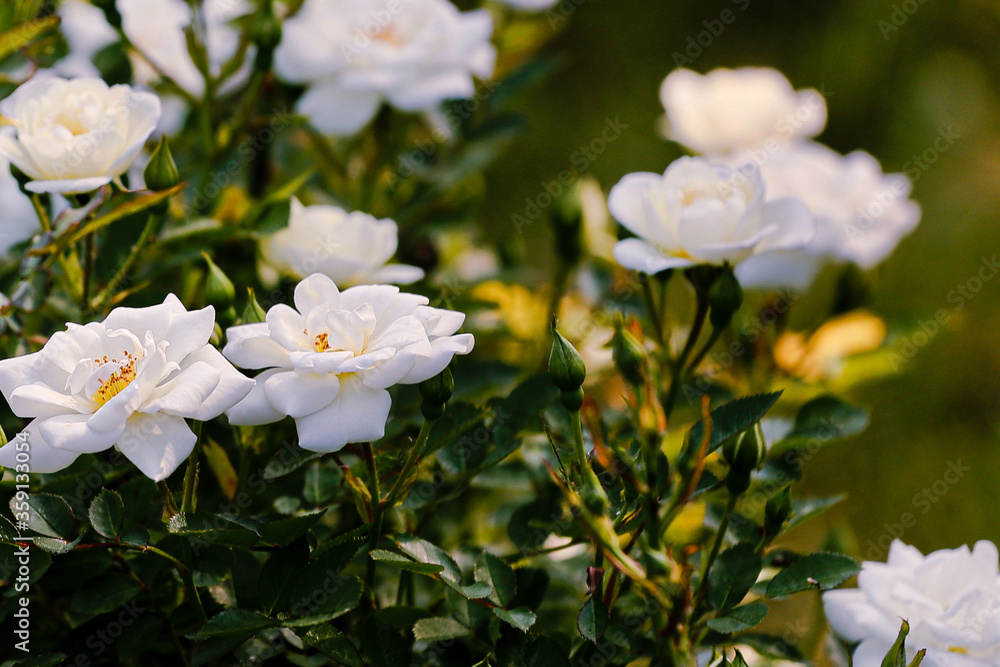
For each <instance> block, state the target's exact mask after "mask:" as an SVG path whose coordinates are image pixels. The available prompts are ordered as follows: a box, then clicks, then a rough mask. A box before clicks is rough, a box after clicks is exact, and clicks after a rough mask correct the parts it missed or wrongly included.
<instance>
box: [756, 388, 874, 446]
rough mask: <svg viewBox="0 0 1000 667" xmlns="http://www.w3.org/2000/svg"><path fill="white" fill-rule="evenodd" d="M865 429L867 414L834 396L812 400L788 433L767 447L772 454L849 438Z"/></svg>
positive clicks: (800, 410)
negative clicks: (769, 447)
mask: <svg viewBox="0 0 1000 667" xmlns="http://www.w3.org/2000/svg"><path fill="white" fill-rule="evenodd" d="M866 428H868V412H867V411H866V410H865V409H864V408H859V407H856V406H853V405H849V404H847V403H844V402H843V401H841V400H840V399H839V398H836V397H835V396H820V397H819V398H814V399H813V400H811V401H809V402H808V403H806V404H805V405H803V406H802V408H801V409H799V414H798V415H796V416H795V426H793V427H792V432H791V433H789V434H788V435H787V436H785V438H784V439H782V440H781V441H780V442H777V443H775V444H774V445H773V446H772V447H771V452H772V454H780V453H782V452H786V451H788V450H790V449H797V448H800V447H808V446H816V445H821V444H824V443H827V442H830V441H831V440H839V439H842V438H849V437H851V436H853V435H857V434H858V433H861V432H862V431H864V430H865V429H866Z"/></svg>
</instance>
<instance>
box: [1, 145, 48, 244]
mask: <svg viewBox="0 0 1000 667" xmlns="http://www.w3.org/2000/svg"><path fill="white" fill-rule="evenodd" d="M0 211H3V217H2V218H0V255H5V254H7V253H8V252H9V251H10V248H11V246H13V245H15V244H17V243H20V242H21V241H24V240H25V239H28V238H31V236H32V235H33V234H35V232H37V231H39V229H41V227H40V226H39V224H38V216H37V215H36V214H35V207H34V206H32V205H31V200H30V199H28V198H27V197H26V196H25V194H24V193H23V192H21V189H20V188H19V187H17V181H16V180H14V176H13V175H12V174H11V173H10V163H9V162H7V160H6V159H4V158H2V157H0Z"/></svg>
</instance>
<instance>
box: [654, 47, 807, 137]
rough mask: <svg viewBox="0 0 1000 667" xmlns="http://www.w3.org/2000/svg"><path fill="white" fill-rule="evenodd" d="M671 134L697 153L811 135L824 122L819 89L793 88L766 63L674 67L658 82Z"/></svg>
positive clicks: (668, 130)
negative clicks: (703, 70)
mask: <svg viewBox="0 0 1000 667" xmlns="http://www.w3.org/2000/svg"><path fill="white" fill-rule="evenodd" d="M660 101H661V102H662V103H663V106H664V108H665V109H666V112H667V115H666V125H667V127H666V134H667V137H668V138H670V139H672V140H674V141H676V142H678V143H680V144H683V145H684V146H687V147H688V148H690V149H691V150H693V151H695V152H697V153H703V154H707V155H726V154H729V153H737V152H742V151H745V150H750V149H760V148H763V147H765V145H774V146H778V145H780V144H781V143H787V142H789V141H794V140H797V139H808V138H811V137H814V136H816V135H817V134H819V133H820V132H822V131H823V128H824V127H825V126H826V102H825V100H824V99H823V96H822V95H821V94H820V93H819V92H818V91H816V90H811V89H810V90H798V91H797V90H795V89H793V88H792V85H791V84H790V83H789V82H788V79H786V78H785V76H784V75H783V74H781V72H779V71H777V70H775V69H771V68H765V67H759V68H758V67H744V68H740V69H735V70H731V69H716V70H713V71H711V72H709V73H708V74H704V75H702V74H698V73H697V72H693V71H691V70H688V69H677V70H674V71H673V72H671V73H670V74H669V75H668V76H667V78H666V79H665V80H664V81H663V84H662V85H661V86H660Z"/></svg>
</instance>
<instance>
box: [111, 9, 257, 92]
mask: <svg viewBox="0 0 1000 667" xmlns="http://www.w3.org/2000/svg"><path fill="white" fill-rule="evenodd" d="M115 6H116V7H117V9H118V12H119V13H120V14H121V17H122V32H124V33H125V36H126V37H128V40H129V42H130V43H131V44H132V45H133V46H134V47H135V48H136V49H137V50H138V51H139V53H140V55H141V56H142V58H144V59H146V60H148V61H149V64H150V65H152V66H153V67H154V68H156V70H158V71H159V72H160V73H163V74H164V75H166V76H167V77H169V78H170V79H171V80H172V81H173V82H174V83H175V84H177V85H178V86H179V87H180V88H182V89H184V90H185V91H187V92H188V93H190V94H191V95H193V96H195V97H201V95H202V94H203V93H204V92H205V77H204V76H203V75H202V73H201V72H200V71H198V67H197V66H196V65H195V63H194V60H193V59H192V57H191V53H190V51H189V50H188V43H187V37H186V34H185V29H189V27H190V26H191V22H192V19H193V17H192V15H191V11H192V10H191V5H190V4H188V3H187V2H185V1H184V0H152V1H151V0H116V2H115ZM201 6H202V10H201V11H202V12H203V15H204V27H205V31H204V40H205V50H206V52H207V55H208V71H209V73H210V74H211V76H212V77H218V76H219V74H220V73H221V72H222V68H223V66H224V65H225V64H226V63H228V62H229V61H230V60H232V59H233V58H234V57H235V56H236V55H237V54H238V52H239V49H240V32H239V30H237V29H236V28H235V27H234V25H233V20H234V19H236V18H238V17H240V16H243V15H245V14H248V13H250V12H251V11H252V9H253V7H252V6H251V4H250V3H249V2H247V0H205V2H204V3H203V4H202V5H201ZM252 56H253V51H252V49H249V50H248V51H247V53H246V54H245V56H244V60H243V63H242V64H241V67H240V69H239V71H238V72H237V73H236V74H234V75H233V76H232V78H231V79H230V80H229V82H228V83H229V84H230V85H233V84H234V82H238V81H240V80H243V79H245V78H246V76H247V74H249V71H250V66H251V59H252ZM155 76H156V74H155V73H153V72H149V71H148V70H147V71H146V72H143V70H142V68H140V67H136V80H137V81H139V82H142V83H151V81H150V79H152V78H155ZM225 88H226V87H225V86H224V87H223V90H225Z"/></svg>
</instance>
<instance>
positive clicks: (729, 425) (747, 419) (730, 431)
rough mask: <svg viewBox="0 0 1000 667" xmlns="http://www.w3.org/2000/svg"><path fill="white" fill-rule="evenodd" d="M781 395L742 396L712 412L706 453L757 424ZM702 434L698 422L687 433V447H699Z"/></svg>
mask: <svg viewBox="0 0 1000 667" xmlns="http://www.w3.org/2000/svg"><path fill="white" fill-rule="evenodd" d="M781 393H782V392H780V391H775V392H772V393H770V394H755V395H753V396H744V397H743V398H737V399H736V400H735V401H730V402H729V403H724V404H722V405H720V406H719V407H717V408H716V409H714V410H712V437H711V439H710V440H709V443H708V451H709V452H714V451H715V450H716V449H718V448H719V447H721V446H722V443H723V442H725V441H726V440H728V439H729V438H731V437H733V436H734V435H738V434H740V433H742V432H743V431H745V430H747V429H748V428H750V427H751V426H753V425H754V424H756V423H757V422H759V421H760V420H761V418H762V417H763V416H764V415H765V414H767V411H768V410H770V409H771V407H772V406H773V405H774V404H775V403H776V402H777V401H778V397H779V396H781ZM704 432H705V424H704V423H703V422H701V421H699V422H698V423H696V424H695V425H694V426H692V427H691V430H690V431H689V432H688V442H689V443H690V445H689V446H692V447H695V448H697V447H699V446H700V445H701V440H702V438H703V437H704Z"/></svg>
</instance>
